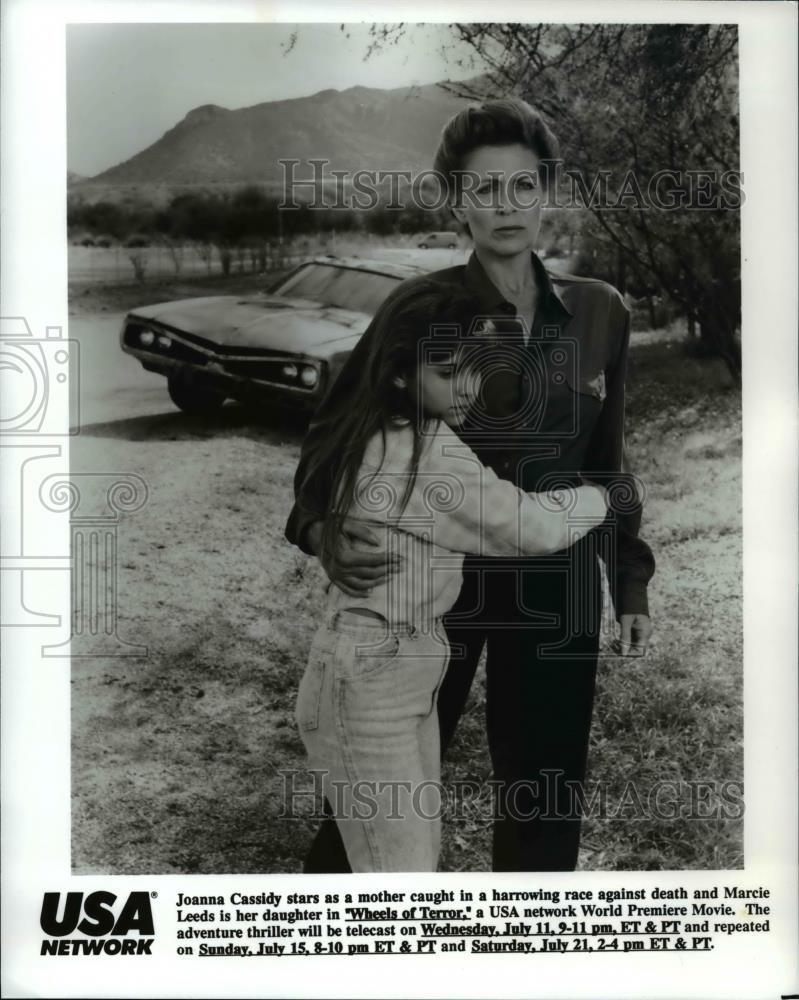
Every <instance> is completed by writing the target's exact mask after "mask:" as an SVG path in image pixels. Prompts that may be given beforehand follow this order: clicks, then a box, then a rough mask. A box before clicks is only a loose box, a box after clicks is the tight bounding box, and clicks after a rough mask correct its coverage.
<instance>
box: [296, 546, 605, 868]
mask: <svg viewBox="0 0 799 1000" xmlns="http://www.w3.org/2000/svg"><path fill="white" fill-rule="evenodd" d="M600 581H601V578H600V573H599V563H598V561H597V558H596V555H595V553H594V550H593V547H592V540H591V536H590V535H589V536H588V537H587V538H586V539H583V541H581V542H579V543H578V544H577V545H575V546H573V547H572V548H571V549H570V550H569V551H568V553H567V554H564V553H559V554H558V555H557V556H552V557H538V558H536V559H532V560H509V561H505V560H503V561H500V560H496V559H490V560H488V559H478V558H476V557H475V558H472V557H469V558H467V560H466V562H465V565H464V584H463V588H462V590H461V593H460V595H459V598H458V601H457V603H456V605H455V606H454V607H453V608H452V610H451V611H450V612H449V613H448V615H447V616H446V618H445V624H446V631H447V637H448V639H449V642H450V646H451V647H452V656H451V659H450V664H449V667H448V669H447V673H446V676H445V678H444V681H443V683H442V685H441V688H440V690H439V695H438V717H439V724H440V730H441V752H442V755H443V754H444V753H445V752H446V749H447V747H448V745H449V743H450V741H451V739H452V737H453V735H454V733H455V729H456V727H457V724H458V720H459V719H460V717H461V714H462V713H463V709H464V707H465V705H466V701H467V698H468V695H469V689H470V687H471V684H472V680H473V678H474V674H475V671H476V669H477V665H478V662H479V659H480V655H481V653H482V650H483V646H484V645H485V644H486V643H487V653H486V729H487V735H488V746H489V751H490V754H491V762H492V765H493V773H494V791H495V799H494V830H493V833H494V839H493V856H492V867H493V870H494V871H572V870H574V868H575V867H576V865H577V854H578V849H579V843H580V812H579V801H580V800H579V796H578V795H577V794H576V791H575V788H577V789H579V788H580V786H581V785H582V782H583V781H584V779H585V772H586V761H587V755H588V737H589V730H590V725H591V712H592V708H593V700H594V685H595V680H596V664H597V653H598V647H599V630H600V617H601V609H602V592H601V582H600ZM325 812H326V813H327V815H326V817H325V819H324V820H323V821H322V823H321V825H320V827H319V830H318V831H317V834H316V837H315V839H314V841H313V844H312V845H311V849H310V851H309V853H308V856H307V858H306V861H305V865H304V868H303V870H304V871H305V872H307V873H316V872H348V871H350V867H349V864H348V862H347V855H346V852H345V850H344V845H343V843H342V841H341V837H340V836H339V833H338V829H337V827H336V823H335V820H334V819H333V817H332V815H331V814H330V809H329V806H328V804H327V802H325Z"/></svg>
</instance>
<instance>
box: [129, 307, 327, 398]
mask: <svg viewBox="0 0 799 1000" xmlns="http://www.w3.org/2000/svg"><path fill="white" fill-rule="evenodd" d="M145 330H149V331H151V332H152V333H154V334H155V335H156V338H157V337H158V336H159V335H163V336H166V337H169V338H170V346H169V347H162V346H161V345H159V343H158V340H157V339H156V340H155V342H154V343H153V344H149V345H147V346H145V345H143V344H142V343H141V341H140V339H139V337H140V334H141V333H142V332H143V331H145ZM178 338H179V339H178ZM123 339H124V343H125V344H126V345H127V346H129V347H135V348H136V349H137V350H146V351H148V352H149V353H152V354H155V355H159V356H161V357H165V358H172V359H174V360H176V361H185V362H187V363H189V364H192V365H202V366H204V365H208V364H212V363H213V364H215V365H221V366H222V368H223V369H224V371H226V372H227V373H228V374H229V375H234V376H238V377H241V378H248V379H255V380H257V381H263V382H276V383H279V384H281V385H286V386H292V387H295V388H296V389H298V390H301V391H302V392H307V393H311V392H314V391H315V389H316V388H318V386H319V384H320V383H321V374H322V373H320V381H319V382H317V385H316V386H313V387H311V388H309V387H308V386H305V385H303V384H302V383H301V382H300V380H299V372H298V374H297V375H295V376H291V375H287V374H286V373H285V372H284V371H283V367H284V365H286V364H288V363H291V364H293V365H295V366H296V367H297V369H299V368H300V367H301V366H303V365H308V364H311V362H310V361H308V360H306V359H304V358H302V357H300V356H298V355H296V354H292V353H291V352H290V351H274V350H270V351H268V352H267V351H264V350H263V349H262V348H260V347H238V346H231V347H226V346H224V345H220V344H215V343H214V342H213V341H211V340H207V339H206V338H204V337H198V336H196V335H195V334H189V333H184V332H183V331H182V330H173V329H172V328H171V327H168V326H165V325H164V324H162V323H140V322H131V323H128V324H127V326H126V327H125V332H124V337H123ZM267 355H268V356H267ZM313 367H316V368H318V367H319V364H318V362H317V363H314V364H313Z"/></svg>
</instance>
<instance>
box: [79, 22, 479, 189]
mask: <svg viewBox="0 0 799 1000" xmlns="http://www.w3.org/2000/svg"><path fill="white" fill-rule="evenodd" d="M368 29H369V26H368V25H361V24H349V25H346V26H345V30H344V31H342V30H341V27H340V25H339V24H301V25H290V24H72V25H69V26H68V29H67V166H68V169H69V170H71V171H74V172H75V173H78V174H83V175H86V176H93V175H94V174H97V173H99V172H100V171H102V170H105V169H107V168H108V167H112V166H114V165H115V164H117V163H120V162H122V161H123V160H126V159H128V158H129V157H130V156H133V155H134V154H135V153H138V152H140V151H141V150H142V149H145V148H146V147H147V146H149V145H151V144H152V143H153V142H155V141H156V140H158V139H160V138H161V136H162V135H163V134H164V132H166V131H167V130H168V129H170V128H172V127H173V126H174V125H176V124H177V123H178V122H179V121H180V120H181V119H182V118H183V117H184V116H185V115H186V113H187V112H188V111H191V110H192V108H196V107H198V106H199V105H201V104H219V105H221V106H222V107H225V108H243V107H249V106H251V105H253V104H260V103H262V102H263V101H276V100H282V99H285V98H291V97H306V96H309V95H311V94H315V93H317V92H318V91H320V90H326V89H328V88H331V87H332V88H335V89H336V90H344V89H346V88H348V87H353V86H356V85H361V86H367V87H384V88H391V87H404V86H409V85H411V84H425V83H435V82H437V81H439V80H445V79H450V80H462V79H466V78H468V77H470V76H474V75H475V74H476V73H478V72H479V71H480V67H479V66H476V65H475V64H474V63H471V64H470V65H467V66H464V67H458V66H457V65H456V64H455V60H456V59H457V58H458V57H464V58H467V59H468V57H469V50H468V49H467V48H466V47H465V46H462V45H460V44H456V45H455V46H454V47H451V50H450V54H449V58H448V59H447V58H445V57H444V56H443V55H442V54H441V51H440V49H441V45H442V43H444V42H446V43H447V44H448V45H450V46H452V43H453V42H454V36H453V34H452V30H451V29H450V28H449V26H448V25H432V24H431V25H413V26H410V27H409V29H408V30H409V34H408V35H407V36H406V39H405V40H403V41H401V42H400V43H399V44H398V45H389V46H388V47H385V48H383V49H381V51H380V52H378V53H376V54H374V55H372V56H370V57H369V58H368V59H365V58H364V57H365V55H366V51H367V48H368V45H369V34H368ZM295 30H296V32H297V37H296V42H295V44H294V47H293V48H291V49H290V51H289V42H290V37H291V34H292V32H293V31H295Z"/></svg>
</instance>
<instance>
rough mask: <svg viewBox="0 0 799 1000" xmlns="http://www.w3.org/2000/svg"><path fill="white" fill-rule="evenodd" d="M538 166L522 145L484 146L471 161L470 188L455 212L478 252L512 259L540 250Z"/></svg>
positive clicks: (468, 167) (468, 160)
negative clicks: (538, 247) (516, 255)
mask: <svg viewBox="0 0 799 1000" xmlns="http://www.w3.org/2000/svg"><path fill="white" fill-rule="evenodd" d="M538 164H539V160H538V157H537V156H536V154H535V153H534V152H533V151H532V150H531V149H528V148H527V146H523V145H522V144H521V143H513V144H512V145H508V146H480V147H478V148H477V149H475V150H474V152H472V153H470V154H469V156H468V157H467V158H466V160H465V162H464V164H463V170H464V173H465V178H464V180H465V188H464V191H463V193H462V195H461V199H460V202H459V203H457V204H456V203H453V205H452V209H453V211H454V213H455V216H456V218H457V219H458V221H459V222H460V223H461V224H464V223H466V224H468V226H469V228H470V230H471V233H472V240H473V241H474V245H475V248H476V249H478V250H483V251H484V252H486V253H491V254H493V255H495V256H498V257H511V256H514V255H515V254H519V253H523V252H525V251H529V250H532V249H533V248H534V247H535V245H536V243H537V242H538V231H539V229H540V228H541V202H542V198H543V194H542V187H541V179H540V177H539V174H538Z"/></svg>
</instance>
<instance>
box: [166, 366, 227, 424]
mask: <svg viewBox="0 0 799 1000" xmlns="http://www.w3.org/2000/svg"><path fill="white" fill-rule="evenodd" d="M167 389H168V391H169V398H170V399H171V400H172V402H173V403H174V404H175V406H177V408H178V409H179V410H183V412H184V413H191V414H193V415H195V416H198V415H203V414H209V413H215V412H216V411H217V410H221V409H222V405H223V404H224V402H225V399H226V398H227V397H226V396H225V395H224V394H223V393H221V392H215V391H214V390H213V389H209V388H207V387H205V386H199V385H194V384H192V383H191V382H187V381H186V379H184V378H180V376H178V375H170V376H168V378H167Z"/></svg>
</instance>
